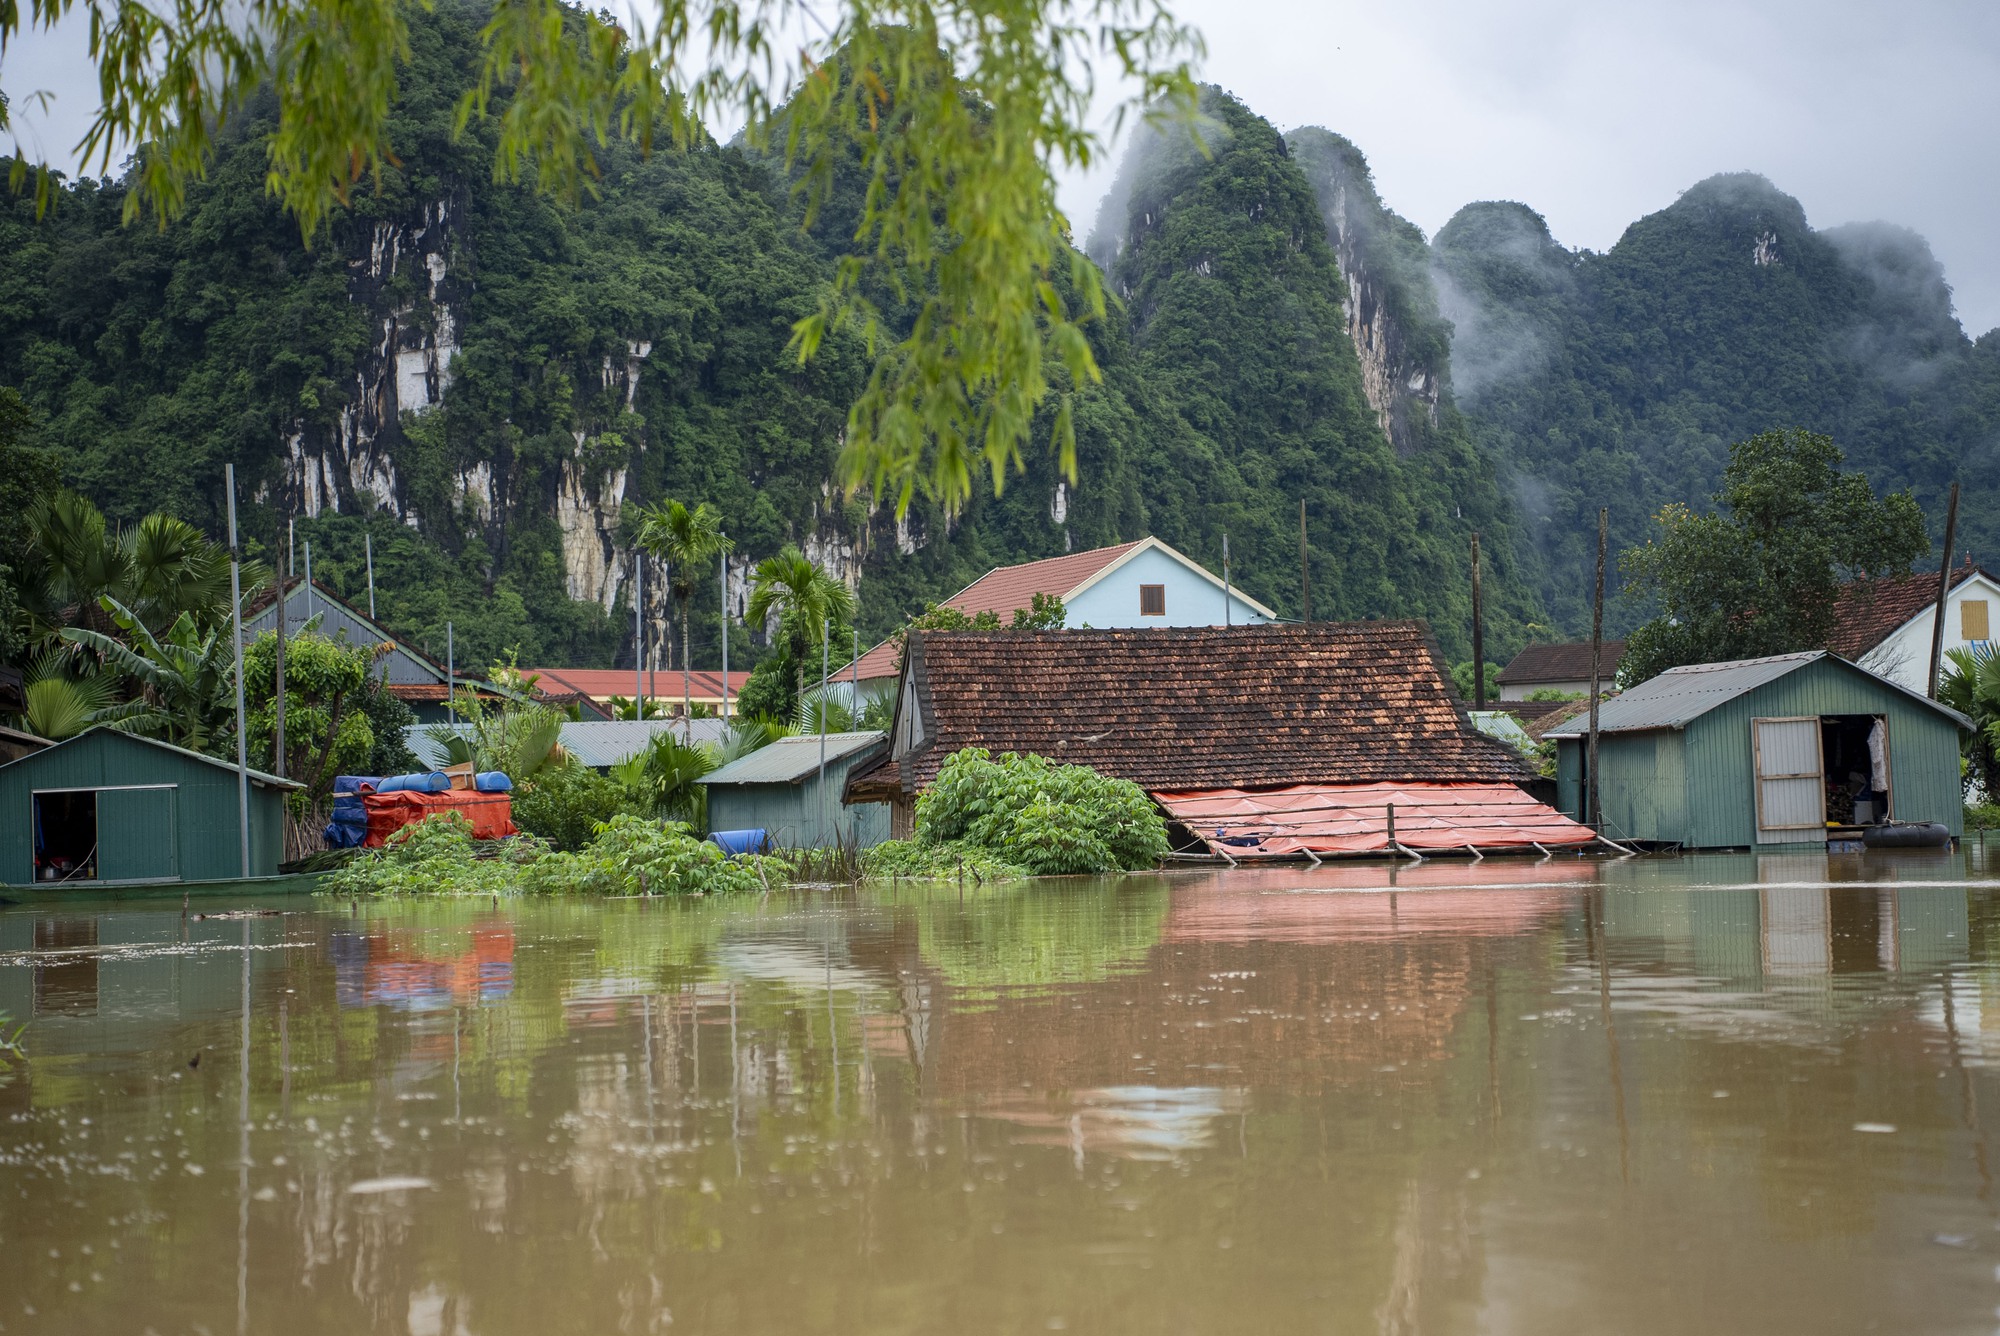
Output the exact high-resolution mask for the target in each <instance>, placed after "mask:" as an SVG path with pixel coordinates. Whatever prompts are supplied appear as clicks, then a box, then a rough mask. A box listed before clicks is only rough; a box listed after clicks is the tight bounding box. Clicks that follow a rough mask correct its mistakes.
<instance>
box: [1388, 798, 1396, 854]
mask: <svg viewBox="0 0 2000 1336" xmlns="http://www.w3.org/2000/svg"><path fill="white" fill-rule="evenodd" d="M1389 847H1390V848H1391V849H1393V848H1395V847H1396V804H1394V803H1390V804H1389Z"/></svg>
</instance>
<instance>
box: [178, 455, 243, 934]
mask: <svg viewBox="0 0 2000 1336" xmlns="http://www.w3.org/2000/svg"><path fill="white" fill-rule="evenodd" d="M222 478H223V485H224V486H225V487H227V488H228V489H229V620H230V623H231V627H232V629H233V631H234V634H235V636H236V824H237V826H238V827H239V830H238V835H239V841H238V842H239V844H240V846H241V849H240V852H241V853H242V856H243V880H245V881H248V880H250V759H249V737H248V736H247V735H246V734H245V733H244V731H243V562H242V554H241V553H240V552H239V551H238V550H237V547H236V465H234V464H224V465H223V466H222ZM181 906H182V907H181V912H182V913H183V914H185V913H186V912H187V898H186V896H185V895H183V896H182V898H181Z"/></svg>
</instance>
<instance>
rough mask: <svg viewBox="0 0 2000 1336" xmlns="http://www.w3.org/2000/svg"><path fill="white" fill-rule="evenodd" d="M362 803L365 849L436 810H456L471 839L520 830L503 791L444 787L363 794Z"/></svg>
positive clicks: (377, 845) (510, 800)
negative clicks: (468, 827)
mask: <svg viewBox="0 0 2000 1336" xmlns="http://www.w3.org/2000/svg"><path fill="white" fill-rule="evenodd" d="M361 806H362V808H363V810H365V811H366V812H367V813H368V838H367V839H365V840H363V841H362V842H361V845H362V847H363V848H365V849H379V848H381V847H382V844H383V841H385V840H387V839H388V838H389V837H390V836H391V835H394V834H395V833H396V832H397V831H399V830H401V829H402V828H403V827H405V826H413V825H415V824H416V823H417V822H419V821H422V820H423V819H424V818H425V817H427V816H434V815H436V814H437V813H439V812H457V813H459V814H460V815H461V816H463V817H464V818H465V819H466V820H467V821H470V822H471V823H472V838H473V839H475V840H497V839H500V838H501V837H502V836H506V835H514V834H518V833H519V832H518V831H516V830H515V828H514V800H513V797H512V796H511V795H510V794H505V793H479V792H477V791H475V790H472V789H446V790H445V791H444V792H443V793H412V792H409V791H407V790H405V791H402V792H397V793H366V792H364V793H363V794H362V795H361Z"/></svg>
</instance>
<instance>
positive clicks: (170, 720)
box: [59, 595, 235, 752]
mask: <svg viewBox="0 0 2000 1336" xmlns="http://www.w3.org/2000/svg"><path fill="white" fill-rule="evenodd" d="M98 604H99V606H100V607H101V608H102V609H103V610H104V612H105V613H107V614H108V615H109V616H110V618H111V620H112V622H113V624H114V625H115V626H116V627H117V628H118V630H119V631H120V632H121V633H122V634H123V635H125V636H126V637H128V638H129V639H130V641H131V643H130V644H127V643H126V642H125V641H124V640H120V639H118V638H117V637H116V636H111V635H106V634H105V633H104V632H102V631H94V630H90V629H88V628H86V627H80V626H69V627H64V628H63V629H62V631H61V632H60V633H59V635H60V639H61V640H62V641H63V642H64V643H65V644H69V645H73V646H75V647H76V648H77V649H78V650H80V651H82V652H84V653H85V654H86V655H87V656H88V657H90V658H92V659H94V660H95V661H96V664H97V666H98V667H99V668H100V669H101V670H103V671H108V672H110V673H113V674H115V675H116V676H118V677H119V678H122V679H124V684H125V689H126V691H127V693H128V694H129V697H130V699H129V701H128V703H130V704H135V705H139V706H141V707H143V708H140V709H137V710H134V711H132V712H131V713H130V714H128V715H127V716H126V717H125V718H124V719H123V721H122V724H121V726H122V727H124V728H127V729H129V730H130V731H132V732H135V733H144V734H146V735H148V736H150V737H157V738H161V739H163V740H165V741H167V742H171V743H174V744H175V745H176V746H181V747H186V748H188V749H189V750H190V751H202V752H205V751H210V750H213V749H214V748H215V747H216V746H217V745H218V744H219V742H220V740H221V739H222V738H223V737H225V736H227V735H228V734H229V732H230V730H231V729H232V728H233V727H234V722H233V708H234V695H235V677H234V673H235V650H234V648H233V647H232V646H231V644H230V638H229V632H228V630H227V629H226V628H211V629H208V630H203V629H201V628H200V627H198V626H197V624H196V622H195V619H194V617H193V616H192V615H191V614H189V613H186V612H183V613H181V614H180V615H179V616H178V617H176V618H175V619H174V622H173V625H171V626H169V627H168V628H167V629H166V631H165V632H164V633H162V634H158V635H156V634H154V633H153V631H152V630H150V629H149V628H148V627H147V626H146V624H145V623H144V622H143V621H141V620H140V618H139V616H138V614H137V613H135V612H133V611H132V609H130V608H129V607H127V606H126V605H125V604H123V603H121V602H120V601H119V600H117V599H115V598H112V597H110V596H108V595H106V596H104V597H102V598H100V599H99V600H98Z"/></svg>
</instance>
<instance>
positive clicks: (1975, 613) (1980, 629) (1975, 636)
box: [1958, 598, 1992, 640]
mask: <svg viewBox="0 0 2000 1336" xmlns="http://www.w3.org/2000/svg"><path fill="white" fill-rule="evenodd" d="M1958 633H1959V635H1960V636H1961V637H1963V638H1964V639H1966V640H1985V639H1988V638H1989V637H1990V636H1991V634H1992V633H1991V631H1990V630H1989V629H1988V627H1987V623H1986V600H1985V599H1983V598H1968V599H1966V600H1965V601H1964V602H1963V603H1960V604H1959V605H1958Z"/></svg>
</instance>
